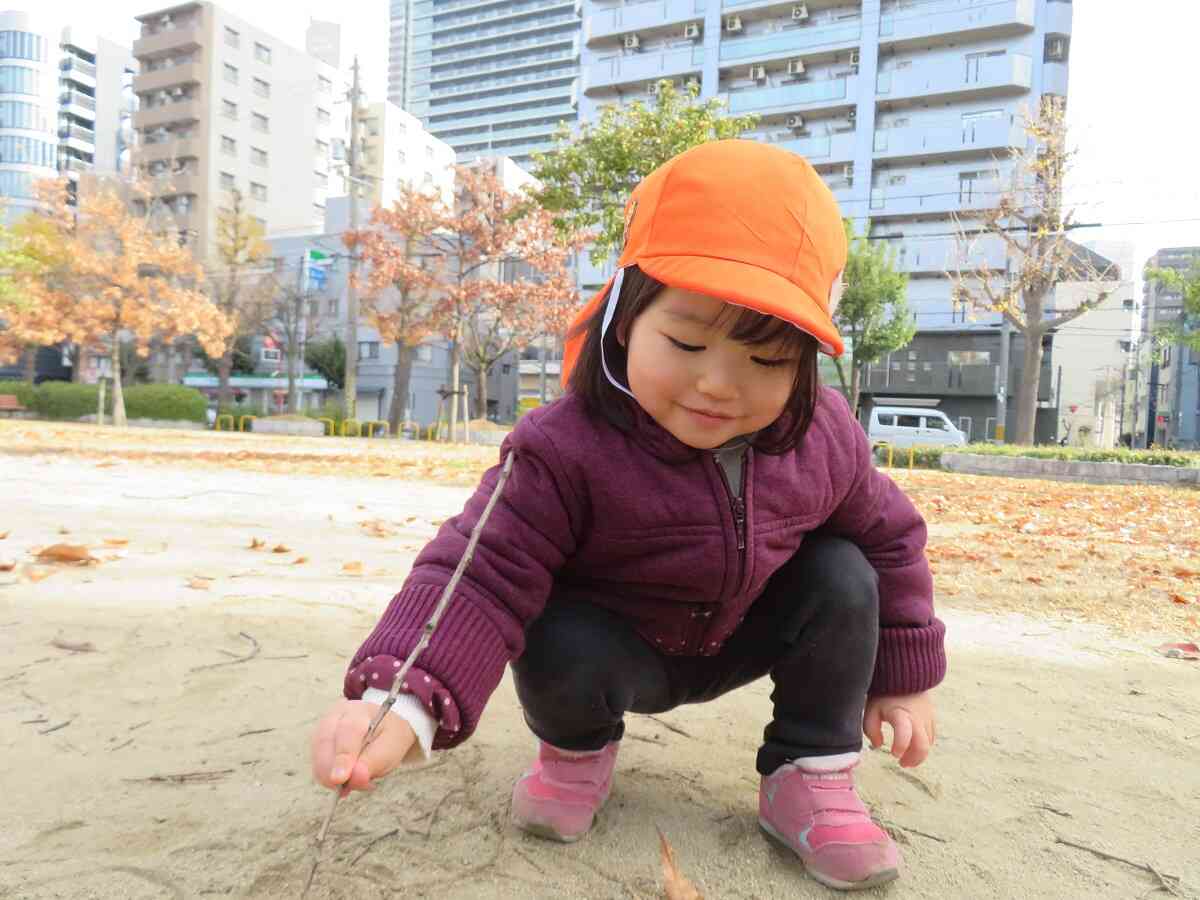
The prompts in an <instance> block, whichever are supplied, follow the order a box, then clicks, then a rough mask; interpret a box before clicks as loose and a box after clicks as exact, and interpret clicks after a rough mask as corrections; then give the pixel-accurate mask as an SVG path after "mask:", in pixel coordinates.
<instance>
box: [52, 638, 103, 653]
mask: <svg viewBox="0 0 1200 900" xmlns="http://www.w3.org/2000/svg"><path fill="white" fill-rule="evenodd" d="M50 646H51V647H57V648H58V649H59V650H70V651H72V652H74V653H95V652H96V645H95V644H93V643H92V642H91V641H64V640H63V639H62V638H55V639H54V640H52V641H51V642H50Z"/></svg>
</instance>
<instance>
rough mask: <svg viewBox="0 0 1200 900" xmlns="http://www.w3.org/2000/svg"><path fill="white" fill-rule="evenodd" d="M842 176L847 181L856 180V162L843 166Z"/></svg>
mask: <svg viewBox="0 0 1200 900" xmlns="http://www.w3.org/2000/svg"><path fill="white" fill-rule="evenodd" d="M842 177H843V178H845V179H846V180H847V181H853V180H854V163H846V165H844V166H842Z"/></svg>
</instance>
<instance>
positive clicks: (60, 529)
mask: <svg viewBox="0 0 1200 900" xmlns="http://www.w3.org/2000/svg"><path fill="white" fill-rule="evenodd" d="M58 533H59V534H70V533H71V529H70V528H67V527H66V526H64V525H60V526H59V527H58Z"/></svg>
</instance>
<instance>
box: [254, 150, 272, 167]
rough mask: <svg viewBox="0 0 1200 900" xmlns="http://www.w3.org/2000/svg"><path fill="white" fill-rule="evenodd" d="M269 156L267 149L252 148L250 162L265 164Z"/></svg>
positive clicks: (258, 164)
mask: <svg viewBox="0 0 1200 900" xmlns="http://www.w3.org/2000/svg"><path fill="white" fill-rule="evenodd" d="M269 158H270V157H268V156H267V151H266V150H259V149H258V148H257V147H251V148H250V162H252V163H254V164H255V165H256V166H265V165H266V164H267V161H268V159H269Z"/></svg>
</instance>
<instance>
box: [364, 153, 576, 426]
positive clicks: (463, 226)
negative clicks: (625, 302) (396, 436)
mask: <svg viewBox="0 0 1200 900" xmlns="http://www.w3.org/2000/svg"><path fill="white" fill-rule="evenodd" d="M346 244H347V246H348V247H350V248H351V250H352V251H353V252H358V253H361V258H362V259H363V261H364V262H365V263H366V264H367V274H366V276H365V277H364V278H363V279H362V285H363V287H364V288H365V291H364V294H365V296H364V304H365V312H366V315H367V316H368V318H369V320H370V321H371V323H372V324H373V325H374V327H375V328H376V329H377V330H378V331H379V333H380V335H381V336H382V337H383V338H384V340H387V341H389V342H394V343H396V344H397V347H398V349H399V351H400V354H399V364H398V366H397V369H396V381H395V384H394V386H393V392H392V409H391V412H390V420H391V423H392V425H393V427H395V426H397V425H398V424H399V422H400V419H401V418H402V416H403V410H404V404H405V402H406V400H407V398H408V383H409V378H410V374H411V371H412V360H413V351H414V349H415V348H416V347H417V346H418V345H419V344H420V343H421V342H422V341H423V340H425V339H426V338H427V337H429V335H431V334H435V333H437V334H442V335H445V337H446V338H448V339H449V340H450V342H451V353H452V359H451V376H450V379H451V385H450V390H451V392H452V394H453V396H455V397H457V396H458V395H459V394H460V392H461V367H462V364H463V363H464V362H465V363H466V364H467V366H468V368H471V369H473V370H474V371H475V372H476V374H477V376H478V382H479V397H478V410H479V414H480V415H481V416H483V415H486V413H487V405H488V396H487V378H488V375H489V373H490V372H491V370H492V367H493V366H494V365H495V364H496V362H497V361H498V360H500V359H501V358H502V357H503V356H505V355H506V354H507V353H508V352H510V351H511V350H513V349H516V348H520V347H523V346H525V345H527V344H528V343H530V342H531V341H532V340H533V339H534V338H536V337H538V336H539V335H542V334H550V333H557V332H559V331H562V330H565V328H566V325H567V323H568V322H569V320H570V316H571V314H572V313H573V311H574V309H575V307H576V306H577V305H578V292H577V291H576V289H575V284H574V280H573V279H572V277H571V275H570V272H569V270H568V268H567V261H568V258H569V255H570V253H571V252H572V251H573V250H574V249H577V248H578V247H579V246H581V244H582V241H581V240H580V239H571V240H564V239H563V238H562V237H560V236H559V234H558V232H557V231H556V229H555V227H554V222H553V218H552V216H551V215H550V213H548V212H546V211H545V210H543V209H541V208H540V207H538V206H537V205H536V204H535V203H534V202H533V201H532V199H531V198H530V196H529V195H528V194H527V193H525V192H524V191H509V190H506V189H505V188H504V187H503V185H502V184H501V182H500V180H499V179H498V178H497V177H496V175H495V173H494V172H493V171H491V170H490V168H487V167H468V166H459V167H458V168H457V169H456V170H455V190H454V200H453V203H448V202H446V200H445V199H444V198H443V197H442V196H441V195H440V194H438V193H436V192H434V191H426V190H421V189H419V188H416V187H408V188H406V189H404V190H402V191H401V193H400V195H399V197H398V199H397V200H396V201H395V203H394V204H393V206H392V208H390V209H378V210H376V211H375V213H374V215H373V216H372V219H371V224H370V226H369V227H368V228H367V229H364V230H362V231H359V232H352V233H349V234H348V235H347V237H346ZM457 418H458V404H452V405H451V409H450V430H451V431H450V433H451V434H453V433H454V429H455V426H456V424H457Z"/></svg>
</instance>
